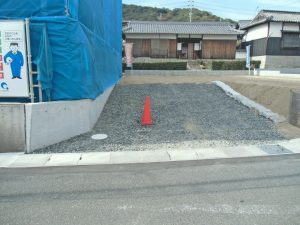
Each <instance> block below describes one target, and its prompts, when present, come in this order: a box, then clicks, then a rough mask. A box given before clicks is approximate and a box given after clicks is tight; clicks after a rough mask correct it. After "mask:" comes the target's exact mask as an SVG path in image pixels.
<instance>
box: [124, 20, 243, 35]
mask: <svg viewBox="0 0 300 225" xmlns="http://www.w3.org/2000/svg"><path fill="white" fill-rule="evenodd" d="M230 25H231V24H230V23H228V22H192V23H189V22H157V21H156V22H153V21H131V22H129V24H128V27H127V28H124V29H123V30H124V32H125V33H127V34H139V33H141V34H232V35H238V34H240V32H239V31H237V30H235V29H234V28H232V27H231V26H230Z"/></svg>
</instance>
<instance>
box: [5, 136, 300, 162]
mask: <svg viewBox="0 0 300 225" xmlns="http://www.w3.org/2000/svg"><path fill="white" fill-rule="evenodd" d="M292 154H300V139H294V140H290V141H282V142H279V143H277V144H272V145H260V146H258V145H253V146H236V147H224V148H202V149H189V150H184V149H183V150H157V151H132V152H95V153H58V154H27V155H26V154H23V153H2V154H0V168H34V167H58V166H83V165H85V166H87V165H105V164H106V165H112V164H136V163H156V162H176V161H195V160H199V161H201V160H208V159H233V158H248V157H260V156H272V155H273V156H274V155H292Z"/></svg>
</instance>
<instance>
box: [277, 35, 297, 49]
mask: <svg viewBox="0 0 300 225" xmlns="http://www.w3.org/2000/svg"><path fill="white" fill-rule="evenodd" d="M281 47H282V48H300V34H299V33H298V32H283V33H282V42H281Z"/></svg>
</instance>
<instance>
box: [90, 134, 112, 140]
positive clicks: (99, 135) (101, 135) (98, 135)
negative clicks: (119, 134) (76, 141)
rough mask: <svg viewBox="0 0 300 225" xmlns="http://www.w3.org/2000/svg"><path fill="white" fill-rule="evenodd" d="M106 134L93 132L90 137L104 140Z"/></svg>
mask: <svg viewBox="0 0 300 225" xmlns="http://www.w3.org/2000/svg"><path fill="white" fill-rule="evenodd" d="M107 137H108V136H107V135H106V134H95V135H93V136H92V139H94V140H104V139H106V138H107Z"/></svg>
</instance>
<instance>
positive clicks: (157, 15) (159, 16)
mask: <svg viewBox="0 0 300 225" xmlns="http://www.w3.org/2000/svg"><path fill="white" fill-rule="evenodd" d="M123 20H124V21H129V20H144V21H182V22H188V21H189V9H188V8H183V9H179V8H175V9H173V10H171V9H167V8H156V7H146V6H138V5H127V4H123ZM202 21H228V22H234V21H233V20H231V19H224V18H221V17H218V16H216V15H213V14H212V13H211V12H207V11H201V10H199V9H193V22H202Z"/></svg>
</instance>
